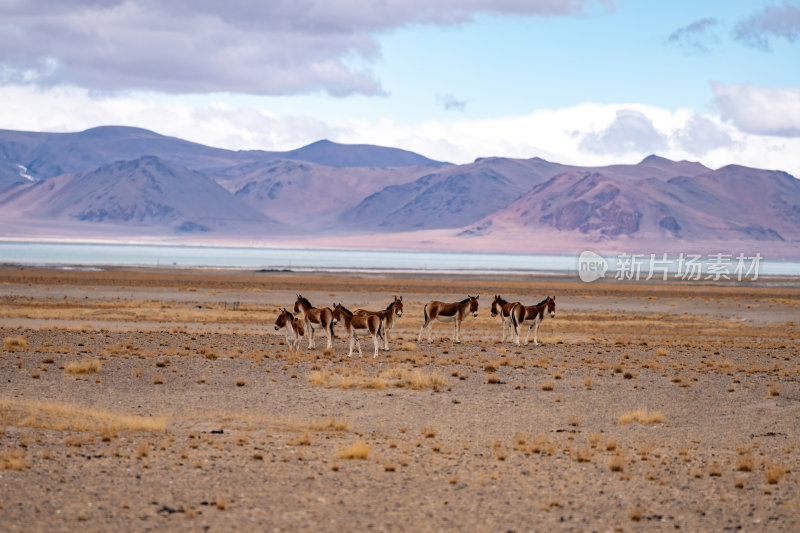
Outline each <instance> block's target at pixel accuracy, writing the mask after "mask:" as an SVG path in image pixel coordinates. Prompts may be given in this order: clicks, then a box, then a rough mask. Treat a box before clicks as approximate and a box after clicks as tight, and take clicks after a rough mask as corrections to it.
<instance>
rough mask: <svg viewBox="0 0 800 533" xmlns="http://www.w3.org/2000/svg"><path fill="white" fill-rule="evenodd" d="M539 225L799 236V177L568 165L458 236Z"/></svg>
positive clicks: (635, 233)
mask: <svg viewBox="0 0 800 533" xmlns="http://www.w3.org/2000/svg"><path fill="white" fill-rule="evenodd" d="M610 174H613V173H610ZM539 229H546V230H548V231H552V230H556V231H557V232H565V235H566V234H567V233H568V232H571V233H574V234H577V235H581V236H582V237H583V238H584V239H585V238H589V240H595V241H597V242H608V241H611V240H614V239H620V238H625V239H635V240H640V241H649V242H652V243H654V244H656V243H658V242H664V241H673V242H675V241H684V242H690V241H703V242H708V241H711V242H713V241H719V242H722V241H732V242H735V241H740V240H749V241H778V242H785V241H796V242H800V181H798V180H796V179H795V178H793V177H792V176H790V175H789V174H786V173H785V172H776V171H766V170H758V169H751V168H746V167H740V166H734V165H731V166H727V167H723V168H721V169H718V170H714V171H706V172H703V173H701V174H698V175H695V176H693V177H676V178H671V179H668V180H666V181H664V180H663V179H658V178H648V179H640V180H633V181H631V180H630V179H623V178H620V177H615V178H612V177H609V176H607V175H606V174H605V173H604V172H603V169H600V170H599V171H594V172H585V171H584V172H576V171H571V172H565V173H562V174H559V175H557V176H555V177H553V178H551V179H549V180H548V181H546V182H544V183H541V184H539V185H537V186H535V187H534V188H533V189H531V191H529V192H528V193H527V194H525V195H524V196H522V197H520V198H519V199H517V200H516V201H514V202H512V203H511V204H509V205H508V206H507V207H505V208H503V209H500V210H498V211H497V212H495V213H493V214H491V215H489V216H487V217H485V218H484V219H483V220H481V221H479V222H478V223H476V224H474V225H471V226H469V227H467V228H465V229H464V230H463V231H461V232H460V235H462V236H472V237H476V236H491V235H496V236H499V235H503V234H504V233H508V232H519V231H525V230H527V231H530V232H531V233H532V234H535V232H536V231H537V230H539Z"/></svg>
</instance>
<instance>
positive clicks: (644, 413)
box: [617, 407, 666, 425]
mask: <svg viewBox="0 0 800 533" xmlns="http://www.w3.org/2000/svg"><path fill="white" fill-rule="evenodd" d="M665 421H666V417H665V416H664V413H662V412H661V411H652V412H650V411H648V410H647V408H646V407H644V408H640V409H637V410H635V411H631V412H628V413H623V414H622V415H620V417H619V419H617V423H618V424H623V425H624V424H630V423H632V422H639V423H640V424H658V423H663V422H665Z"/></svg>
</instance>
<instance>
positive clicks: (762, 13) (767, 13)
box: [733, 1, 800, 52]
mask: <svg viewBox="0 0 800 533" xmlns="http://www.w3.org/2000/svg"><path fill="white" fill-rule="evenodd" d="M733 36H734V38H735V39H737V40H738V41H741V42H742V43H744V44H746V45H747V46H750V47H753V48H757V49H759V50H763V51H765V52H766V51H769V50H770V41H769V40H770V38H774V37H781V38H784V39H786V40H787V41H789V42H790V43H793V42H794V41H796V40H797V38H798V37H800V6H798V5H794V4H792V3H790V2H787V1H784V2H783V5H782V6H766V7H764V8H762V9H760V10H759V11H757V12H755V13H753V14H752V15H750V16H749V17H747V18H746V19H744V20H741V21H740V22H739V23H738V24H737V25H736V28H734V30H733Z"/></svg>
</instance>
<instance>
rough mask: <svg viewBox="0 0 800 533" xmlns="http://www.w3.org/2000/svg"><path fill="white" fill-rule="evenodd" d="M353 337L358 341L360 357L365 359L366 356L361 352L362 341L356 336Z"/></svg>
mask: <svg viewBox="0 0 800 533" xmlns="http://www.w3.org/2000/svg"><path fill="white" fill-rule="evenodd" d="M353 337H354V338H355V339H356V346H357V347H358V356H359V357H364V354H363V353H362V352H361V341H360V340H358V337H357V336H355V335H354V336H353Z"/></svg>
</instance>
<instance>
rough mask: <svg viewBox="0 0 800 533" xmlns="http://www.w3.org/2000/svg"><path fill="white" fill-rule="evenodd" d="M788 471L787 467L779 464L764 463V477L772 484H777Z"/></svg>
mask: <svg viewBox="0 0 800 533" xmlns="http://www.w3.org/2000/svg"><path fill="white" fill-rule="evenodd" d="M785 473H786V467H785V466H783V465H779V464H766V465H764V477H765V478H766V479H767V483H769V484H770V485H777V483H778V481H780V480H781V478H782V477H783V475H784V474H785Z"/></svg>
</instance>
